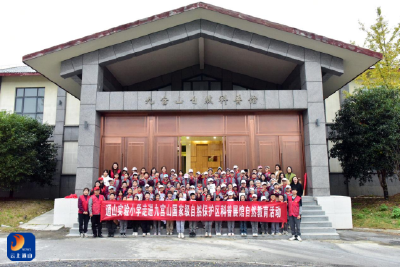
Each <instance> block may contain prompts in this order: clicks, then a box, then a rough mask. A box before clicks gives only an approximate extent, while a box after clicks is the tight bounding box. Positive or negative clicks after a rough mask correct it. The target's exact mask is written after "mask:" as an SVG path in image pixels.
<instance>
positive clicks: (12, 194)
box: [8, 189, 14, 198]
mask: <svg viewBox="0 0 400 268" xmlns="http://www.w3.org/2000/svg"><path fill="white" fill-rule="evenodd" d="M13 197H14V189H11V190H10V192H9V193H8V198H13Z"/></svg>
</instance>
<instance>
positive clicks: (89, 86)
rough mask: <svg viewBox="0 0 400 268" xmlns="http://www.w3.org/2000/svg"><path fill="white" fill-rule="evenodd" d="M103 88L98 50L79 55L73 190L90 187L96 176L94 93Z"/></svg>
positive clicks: (97, 139)
mask: <svg viewBox="0 0 400 268" xmlns="http://www.w3.org/2000/svg"><path fill="white" fill-rule="evenodd" d="M98 91H103V68H102V67H101V66H100V65H99V56H98V52H97V51H95V52H91V53H87V54H85V55H84V56H83V67H82V86H81V106H80V116H79V139H78V160H77V171H76V183H75V193H76V194H81V193H82V189H83V188H85V187H89V188H90V187H92V186H93V183H94V182H95V181H96V179H97V178H98V176H99V161H100V114H99V113H98V112H97V111H96V98H97V92H98Z"/></svg>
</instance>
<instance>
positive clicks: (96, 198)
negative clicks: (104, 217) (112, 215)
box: [89, 187, 104, 237]
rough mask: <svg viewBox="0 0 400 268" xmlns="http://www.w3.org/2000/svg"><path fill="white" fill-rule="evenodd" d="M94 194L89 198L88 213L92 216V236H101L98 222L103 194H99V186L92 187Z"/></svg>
mask: <svg viewBox="0 0 400 268" xmlns="http://www.w3.org/2000/svg"><path fill="white" fill-rule="evenodd" d="M93 190H94V194H93V195H92V196H91V197H90V198H89V215H90V217H91V218H92V231H93V237H103V236H102V235H101V228H102V224H101V222H100V212H101V203H102V202H103V201H104V196H103V195H101V194H100V188H99V187H94V189H93Z"/></svg>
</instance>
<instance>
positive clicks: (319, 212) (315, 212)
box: [302, 209, 325, 216]
mask: <svg viewBox="0 0 400 268" xmlns="http://www.w3.org/2000/svg"><path fill="white" fill-rule="evenodd" d="M302 215H303V216H316V215H321V216H323V215H325V211H323V210H305V209H303V214H302Z"/></svg>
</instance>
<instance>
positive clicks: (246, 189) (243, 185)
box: [239, 179, 249, 197]
mask: <svg viewBox="0 0 400 268" xmlns="http://www.w3.org/2000/svg"><path fill="white" fill-rule="evenodd" d="M246 183H247V182H246V180H243V179H242V180H241V181H240V186H239V192H243V190H242V189H244V191H245V193H246V197H247V195H248V194H249V190H248V188H247V185H246Z"/></svg>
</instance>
